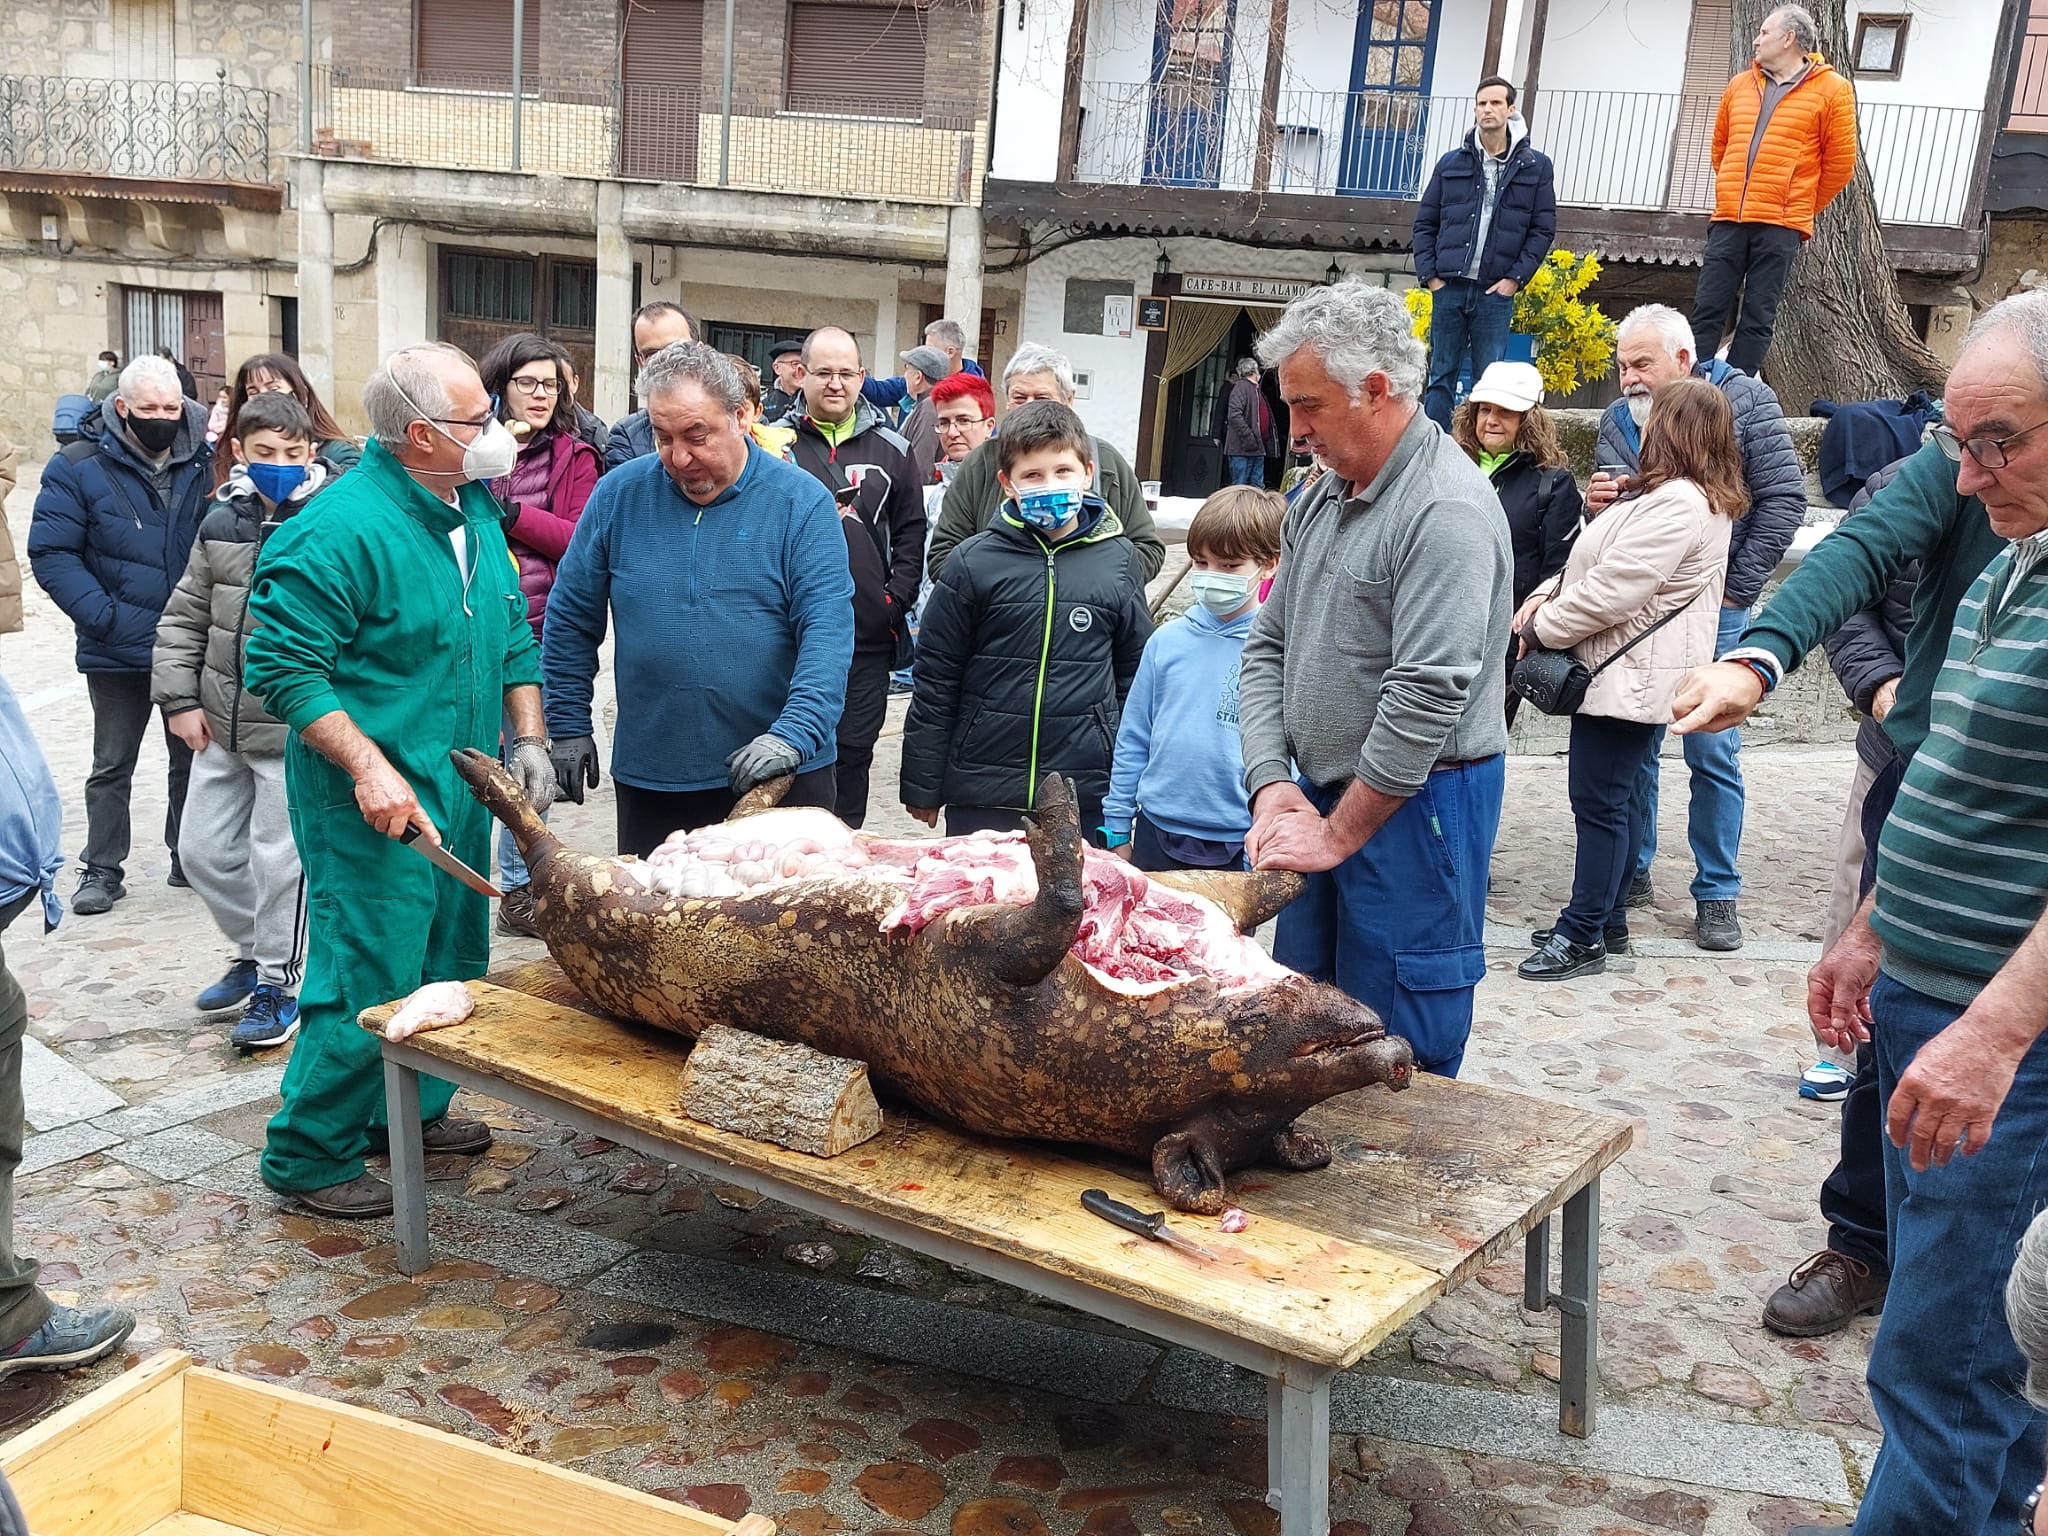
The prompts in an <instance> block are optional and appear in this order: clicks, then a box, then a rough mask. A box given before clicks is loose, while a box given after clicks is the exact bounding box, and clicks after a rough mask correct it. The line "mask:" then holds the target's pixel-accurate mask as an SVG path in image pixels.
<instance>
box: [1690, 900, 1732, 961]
mask: <svg viewBox="0 0 2048 1536" xmlns="http://www.w3.org/2000/svg"><path fill="white" fill-rule="evenodd" d="M1692 941H1693V942H1694V943H1695V944H1697V945H1699V947H1700V948H1701V949H1712V950H1729V949H1740V948H1742V924H1740V923H1738V922H1737V921H1736V920H1735V903H1734V902H1732V901H1703V902H1700V903H1699V904H1698V906H1697V908H1696V909H1695V912H1694V916H1693V922H1692Z"/></svg>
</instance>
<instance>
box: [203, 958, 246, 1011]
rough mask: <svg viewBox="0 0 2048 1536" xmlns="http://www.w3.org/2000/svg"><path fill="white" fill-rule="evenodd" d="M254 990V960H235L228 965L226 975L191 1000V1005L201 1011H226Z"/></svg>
mask: <svg viewBox="0 0 2048 1536" xmlns="http://www.w3.org/2000/svg"><path fill="white" fill-rule="evenodd" d="M255 990H256V962H255V961H254V960H237V961H236V962H235V963H234V964H233V965H231V966H229V967H228V973H227V975H225V976H223V977H221V979H220V980H219V981H216V982H215V983H214V984H213V985H212V986H210V987H208V988H207V989H206V990H205V991H204V992H202V993H200V994H199V996H198V997H196V998H194V999H193V1000H192V1006H193V1007H195V1008H197V1009H198V1010H199V1011H200V1012H201V1013H226V1012H227V1011H228V1010H229V1009H230V1008H233V1007H235V1006H237V1005H238V1004H240V1003H241V1002H242V1001H243V1000H244V999H246V998H247V997H248V996H249V994H250V993H251V992H254V991H255Z"/></svg>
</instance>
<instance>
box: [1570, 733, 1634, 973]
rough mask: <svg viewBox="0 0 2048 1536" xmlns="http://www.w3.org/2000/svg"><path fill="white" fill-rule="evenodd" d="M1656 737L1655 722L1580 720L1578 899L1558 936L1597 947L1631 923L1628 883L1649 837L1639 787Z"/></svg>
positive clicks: (1574, 759)
mask: <svg viewBox="0 0 2048 1536" xmlns="http://www.w3.org/2000/svg"><path fill="white" fill-rule="evenodd" d="M1656 732H1657V728H1656V727H1655V726H1653V725H1651V724H1649V723H1648V722H1647V721H1638V720H1615V719H1612V718H1610V717H1608V716H1606V715H1573V716H1572V748H1571V756H1570V757H1569V758H1568V759H1567V760H1566V764H1565V769H1566V774H1567V780H1568V785H1569V793H1570V796H1571V804H1572V826H1573V828H1574V830H1575V831H1576V833H1577V844H1576V846H1575V848H1574V849H1573V853H1572V898H1571V900H1570V902H1568V903H1567V904H1566V906H1565V909H1564V911H1562V912H1560V913H1559V914H1558V916H1557V931H1558V932H1559V933H1561V934H1563V935H1564V936H1565V937H1566V938H1568V939H1570V940H1571V941H1572V942H1573V943H1574V944H1597V943H1599V942H1601V939H1602V936H1603V935H1605V933H1606V932H1607V930H1608V929H1609V928H1626V927H1627V926H1628V906H1627V902H1628V882H1629V876H1630V875H1631V874H1633V873H1634V872H1635V856H1636V844H1637V842H1638V841H1640V840H1641V838H1642V835H1643V824H1642V815H1643V802H1642V798H1641V797H1640V796H1639V795H1638V794H1637V793H1636V782H1637V780H1638V779H1640V778H1641V776H1642V771H1643V759H1644V758H1646V757H1648V756H1649V754H1650V743H1651V742H1652V741H1653V740H1655V739H1656Z"/></svg>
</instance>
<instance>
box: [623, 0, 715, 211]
mask: <svg viewBox="0 0 2048 1536" xmlns="http://www.w3.org/2000/svg"><path fill="white" fill-rule="evenodd" d="M625 18H626V46H625V51H624V54H623V57H622V58H621V60H620V84H621V86H622V88H623V91H624V96H623V99H622V101H621V106H622V107H623V108H624V113H625V115H624V119H623V121H622V123H621V125H620V138H619V174H620V175H622V176H632V177H642V178H646V179H649V180H654V181H694V180H696V179H697V115H698V113H700V112H702V111H703V110H705V97H704V0H627V5H626V11H625ZM712 100H713V103H714V104H715V102H716V96H715V94H714V96H713V98H712Z"/></svg>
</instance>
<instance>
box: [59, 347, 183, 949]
mask: <svg viewBox="0 0 2048 1536" xmlns="http://www.w3.org/2000/svg"><path fill="white" fill-rule="evenodd" d="M212 490H213V450H212V448H210V447H209V446H208V445H207V441H206V407H205V406H203V405H200V404H199V403H198V402H197V401H194V400H188V399H186V398H185V395H184V391H183V389H182V388H181V387H180V385H179V383H178V374H177V370H176V369H174V368H173V367H172V366H171V365H170V364H169V363H168V362H166V361H165V360H164V359H162V358H160V357H138V358H136V359H135V360H134V361H133V362H131V363H130V364H129V365H128V366H127V367H126V368H124V369H122V370H121V383H120V387H119V389H118V390H117V391H116V392H115V393H114V395H113V396H112V398H110V399H109V400H108V401H107V402H106V404H104V405H102V406H101V407H100V408H99V412H98V414H96V415H94V416H89V417H87V418H86V420H85V422H84V424H83V426H82V428H81V430H80V434H79V439H78V441H77V442H75V443H69V444H66V445H65V447H64V448H62V449H61V450H60V451H59V452H58V453H57V455H56V456H55V457H54V458H52V459H51V460H50V462H49V465H48V467H47V468H45V469H44V470H43V488H42V491H41V493H40V494H39V495H37V497H36V506H35V513H34V516H33V518H32V520H31V521H30V523H29V530H28V561H29V568H30V569H31V570H32V571H33V572H34V573H35V578H36V581H37V583H38V584H40V585H41V587H42V589H43V590H44V591H45V592H47V593H49V594H50V600H51V601H52V602H54V603H55V604H56V605H57V606H58V607H59V608H61V609H63V610H64V612H65V613H66V614H67V615H68V616H69V617H70V619H71V622H72V623H73V624H74V625H75V626H77V629H78V670H79V671H81V672H83V673H84V674H85V686H86V692H87V693H88V694H89V695H90V697H91V699H92V773H91V775H90V776H89V777H88V778H87V779H86V781H85V828H86V831H85V852H84V854H83V855H82V856H81V857H82V862H83V863H84V865H85V872H84V874H83V875H81V876H80V877H79V881H78V890H77V892H76V893H75V894H74V895H73V897H72V900H71V910H72V911H73V912H76V913H78V914H79V915H81V916H88V917H89V916H91V915H93V914H94V913H98V912H105V911H107V910H108V909H109V908H111V907H112V906H113V904H114V903H115V902H117V901H119V900H120V899H121V898H122V897H123V896H125V895H127V894H128V892H127V888H126V887H125V886H124V885H123V884H122V883H121V877H122V865H123V864H124V863H125V862H126V860H127V858H128V830H129V829H128V791H129V786H130V785H131V784H132V783H133V782H134V778H135V760H136V758H137V756H138V755H139V754H140V753H141V751H142V736H143V732H144V731H146V730H147V729H148V728H149V716H150V712H151V704H150V694H149V664H150V656H151V652H152V651H153V650H154V649H155V646H156V625H157V620H158V619H159V618H161V617H162V616H163V611H164V604H165V603H167V602H168V601H170V596H171V589H172V588H173V587H175V586H176V585H177V584H178V578H179V577H181V576H183V575H184V574H185V559H186V557H187V556H188V555H190V554H191V552H192V538H193V535H194V534H196V533H197V532H198V531H199V514H200V513H201V512H202V511H203V510H205V507H206V503H207V499H208V497H209V496H210V495H211V493H212ZM164 746H165V748H166V750H167V751H168V752H169V753H170V759H171V777H170V800H171V806H170V813H169V815H168V816H167V817H166V818H165V822H164V842H165V844H166V846H168V847H169V848H170V850H171V884H173V885H183V884H184V883H185V877H184V875H183V873H182V872H181V871H180V870H179V868H178V819H179V815H180V813H181V812H182V811H183V809H184V805H185V781H186V779H187V778H188V777H189V775H190V773H191V770H192V750H191V748H189V747H187V746H186V745H185V744H184V743H183V742H181V741H179V740H178V738H177V737H175V736H173V735H172V734H171V732H170V728H169V727H168V726H166V727H165V728H164Z"/></svg>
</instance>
